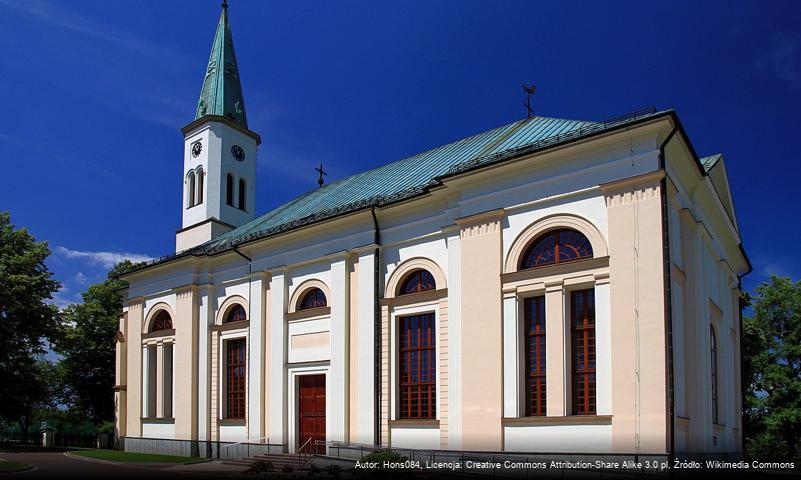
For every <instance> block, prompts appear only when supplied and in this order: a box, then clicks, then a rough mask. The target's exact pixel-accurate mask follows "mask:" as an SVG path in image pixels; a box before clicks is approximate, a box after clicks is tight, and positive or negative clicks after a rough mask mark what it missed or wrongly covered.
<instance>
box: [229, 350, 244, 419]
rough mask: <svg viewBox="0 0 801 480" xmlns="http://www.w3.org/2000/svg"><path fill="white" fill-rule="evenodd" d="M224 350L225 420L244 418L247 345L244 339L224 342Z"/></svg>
mask: <svg viewBox="0 0 801 480" xmlns="http://www.w3.org/2000/svg"><path fill="white" fill-rule="evenodd" d="M225 348H226V356H225V359H226V362H225V371H226V377H225V379H226V382H225V389H226V392H225V393H226V412H225V418H245V389H246V388H247V382H246V378H245V375H246V364H245V362H246V359H247V345H246V344H245V339H244V338H239V339H236V340H228V341H227V342H225Z"/></svg>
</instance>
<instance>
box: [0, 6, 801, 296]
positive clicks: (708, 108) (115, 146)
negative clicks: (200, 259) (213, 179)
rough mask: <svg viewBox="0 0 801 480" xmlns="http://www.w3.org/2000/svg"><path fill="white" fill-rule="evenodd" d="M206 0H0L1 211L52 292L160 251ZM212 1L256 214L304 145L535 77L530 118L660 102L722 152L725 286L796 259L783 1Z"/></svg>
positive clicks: (796, 59)
mask: <svg viewBox="0 0 801 480" xmlns="http://www.w3.org/2000/svg"><path fill="white" fill-rule="evenodd" d="M219 3H220V2H219V0H180V1H163V0H160V1H155V0H149V1H136V2H131V1H114V2H109V1H107V0H71V1H65V0H64V1H56V0H24V1H23V0H0V32H3V33H2V34H3V36H4V42H3V45H4V47H5V48H4V49H3V59H2V61H0V91H2V92H3V93H2V97H0V98H2V99H3V102H2V110H3V115H2V119H0V162H2V173H0V210H10V211H11V214H12V221H13V222H14V223H15V224H16V225H17V226H25V227H27V228H28V229H30V230H31V231H32V232H33V233H34V235H36V236H37V237H38V238H39V239H42V240H47V241H48V242H49V243H50V246H51V248H52V249H53V252H54V253H53V256H52V257H51V258H50V260H49V261H48V264H49V266H50V268H51V269H52V270H53V271H54V272H55V274H56V277H57V279H58V280H60V281H62V282H63V284H64V288H63V289H62V291H61V292H59V294H58V298H57V299H56V301H57V303H59V304H61V305H63V304H66V303H69V302H73V301H77V300H79V299H80V292H81V291H82V290H83V289H84V288H85V287H86V286H87V285H88V284H91V283H93V282H96V281H100V280H102V279H103V278H104V276H105V272H106V270H107V269H108V267H110V265H111V264H113V262H114V261H117V260H119V259H121V258H124V257H133V258H134V259H142V258H148V257H155V256H160V255H163V254H166V253H170V252H172V251H173V250H174V242H175V230H176V229H177V228H178V227H179V226H180V222H181V217H180V215H181V208H180V202H181V166H182V157H181V155H182V148H183V138H182V135H181V133H180V128H181V127H182V126H184V125H185V124H187V123H189V121H191V120H192V118H193V114H194V110H195V105H196V102H197V97H198V94H199V91H200V87H201V82H202V77H203V73H204V69H205V66H206V60H207V59H208V53H209V49H210V47H211V42H212V38H213V34H214V28H215V25H216V22H217V19H218V17H219V9H220V7H219ZM230 4H231V7H230V17H231V24H232V28H233V35H234V43H235V46H236V53H237V58H238V61H239V67H240V73H241V76H242V81H243V86H244V92H245V102H246V105H247V111H248V115H249V123H250V127H251V129H253V130H254V131H256V132H258V133H260V134H261V136H262V139H263V142H264V143H263V144H262V146H261V149H260V152H259V168H258V205H257V209H258V212H260V213H263V212H265V211H267V210H269V209H270V208H272V207H274V206H277V205H279V204H281V203H283V202H284V201H286V200H288V199H290V198H292V197H294V196H296V195H298V194H301V193H303V192H305V191H307V190H309V189H311V188H313V187H314V186H315V180H316V176H315V172H314V171H313V168H314V166H316V165H317V164H319V163H320V162H321V161H322V162H323V163H324V164H325V167H326V169H327V170H328V171H329V172H330V175H329V177H328V179H329V180H336V179H339V178H342V177H344V176H347V175H349V174H352V173H356V172H359V171H362V170H365V169H368V168H371V167H374V166H377V165H380V164H383V163H387V162H389V161H392V160H396V159H399V158H402V157H405V156H408V155H410V154H413V153H417V152H419V151H422V150H426V149H428V148H431V147H434V146H437V145H441V144H443V143H447V142H450V141H453V140H456V139H459V138H462V137H465V136H468V135H471V134H474V133H478V132H480V131H484V130H487V129H490V128H494V127H496V126H499V125H502V124H506V123H509V122H512V121H514V120H517V119H519V118H522V117H523V116H524V115H525V112H524V110H523V107H522V106H521V102H522V101H523V99H524V96H523V93H522V91H521V89H520V85H521V84H522V83H524V82H533V83H535V84H536V85H537V87H538V90H537V93H536V94H535V97H534V100H533V103H534V108H535V110H536V112H537V113H538V114H542V115H546V116H554V117H563V118H574V119H586V120H603V119H605V118H609V117H613V116H616V115H620V114H624V113H627V112H630V111H633V110H637V109H640V108H643V107H647V106H652V105H653V106H656V107H657V108H659V109H664V108H675V109H676V110H677V111H678V113H679V115H680V117H681V119H682V122H683V123H684V125H685V127H686V129H687V131H688V133H689V135H690V137H691V139H692V141H693V144H694V145H695V147H696V149H697V150H698V152H699V153H700V154H701V155H709V154H713V153H718V152H722V153H724V154H725V155H726V161H727V164H728V168H729V176H730V180H731V183H732V189H733V192H734V200H735V204H736V208H737V214H738V217H739V221H740V225H741V229H742V234H743V238H744V243H745V247H746V249H747V251H748V253H749V254H750V257H751V259H752V262H753V263H754V267H755V272H754V273H753V274H752V275H751V276H750V278H749V279H747V280H746V282H745V287H746V288H749V289H750V288H753V287H754V286H755V285H756V284H757V282H759V281H762V280H764V279H765V278H766V275H768V274H770V273H778V274H783V275H791V276H793V277H795V278H799V277H800V276H801V255H800V254H798V253H796V252H795V249H794V248H793V247H794V246H795V243H796V242H798V241H799V240H801V235H800V234H801V222H799V221H798V218H799V215H798V213H797V212H798V206H797V204H798V202H799V200H801V195H799V194H798V193H797V190H798V180H797V177H798V172H799V168H798V167H797V163H798V161H799V158H798V153H797V152H798V140H799V136H800V135H801V122H799V112H800V111H801V2H797V1H792V0H791V1H770V2H764V1H763V2H737V3H736V4H735V2H711V1H710V2H697V1H692V2H683V1H676V2H535V1H529V2H513V1H504V2H490V1H464V0H459V1H458V2H457V1H450V2H446V1H441V0H440V1H438V0H434V1H425V2H424V1H419V2H414V1H410V2H367V1H364V2H354V1H337V2H322V1H305V2H297V1H284V2H278V1H269V2H267V1H256V0H230ZM788 230H789V231H788ZM777 240H778V241H779V243H778V244H777V243H776V242H777Z"/></svg>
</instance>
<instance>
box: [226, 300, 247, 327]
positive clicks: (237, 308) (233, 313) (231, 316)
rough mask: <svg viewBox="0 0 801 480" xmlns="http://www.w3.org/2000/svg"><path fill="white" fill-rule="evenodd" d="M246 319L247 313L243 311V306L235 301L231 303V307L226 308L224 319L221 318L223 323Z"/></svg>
mask: <svg viewBox="0 0 801 480" xmlns="http://www.w3.org/2000/svg"><path fill="white" fill-rule="evenodd" d="M247 319H248V315H247V313H246V312H245V307H243V306H242V305H240V304H238V303H235V304H233V305H231V308H229V309H228V312H227V313H226V314H225V319H223V323H232V322H244V321H245V320H247Z"/></svg>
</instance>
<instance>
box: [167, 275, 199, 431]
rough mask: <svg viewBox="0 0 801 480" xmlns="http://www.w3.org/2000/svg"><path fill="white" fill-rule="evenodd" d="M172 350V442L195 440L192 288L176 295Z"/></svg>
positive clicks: (195, 358)
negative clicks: (173, 429) (173, 431)
mask: <svg viewBox="0 0 801 480" xmlns="http://www.w3.org/2000/svg"><path fill="white" fill-rule="evenodd" d="M175 307H176V308H175V317H176V318H175V324H174V327H175V346H174V350H173V356H174V365H175V369H174V371H173V379H174V383H175V391H174V395H175V400H174V404H175V411H173V416H174V417H175V438H178V439H183V440H190V439H191V440H196V439H197V438H198V437H197V407H198V375H197V371H198V353H197V335H198V315H199V312H198V302H197V290H196V287H195V286H188V287H185V288H182V289H179V290H178V291H177V292H176V306H175Z"/></svg>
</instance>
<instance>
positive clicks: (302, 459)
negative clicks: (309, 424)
mask: <svg viewBox="0 0 801 480" xmlns="http://www.w3.org/2000/svg"><path fill="white" fill-rule="evenodd" d="M311 442H312V437H309V439H308V440H306V441H305V442H303V445H301V446H300V448H298V451H297V455H298V463H306V461H307V460H308V459H309V457H311V456H312V455H315V454H316V453H317V449H316V448H315V449H314V450H315V451H314V452H304V450H306V447H308V446H309V444H310V443H311ZM320 442H321V440H317V441H316V442H314V447H317V446H318V445H319V444H320Z"/></svg>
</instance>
